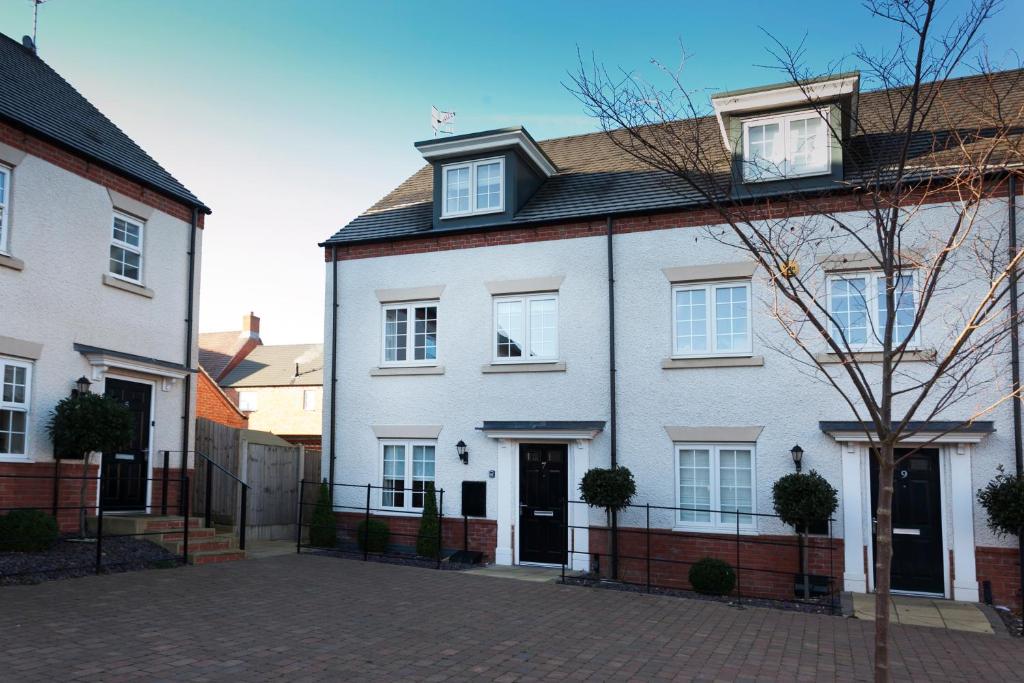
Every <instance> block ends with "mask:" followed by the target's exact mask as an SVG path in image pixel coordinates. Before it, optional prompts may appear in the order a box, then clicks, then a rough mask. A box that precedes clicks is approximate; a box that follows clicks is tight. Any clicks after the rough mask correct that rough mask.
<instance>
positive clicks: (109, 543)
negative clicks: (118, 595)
mask: <svg viewBox="0 0 1024 683" xmlns="http://www.w3.org/2000/svg"><path fill="white" fill-rule="evenodd" d="M180 561H181V558H179V557H178V556H176V555H174V554H172V553H171V552H170V551H168V550H165V549H164V548H162V547H160V546H158V545H156V544H155V543H150V542H149V541H146V540H142V539H138V538H131V537H128V536H121V537H105V538H104V539H103V571H104V573H114V572H127V571H135V570H138V569H150V568H164V567H173V566H177V565H178V564H179V563H180ZM95 573H96V543H95V542H92V541H78V540H71V539H69V538H61V539H59V540H58V541H57V542H56V543H55V544H54V545H53V547H52V548H50V549H49V550H44V551H43V552H38V553H15V552H0V586H4V585H13V584H26V583H40V582H42V581H51V580H54V579H70V578H74V577H78V576H90V575H93V574H95Z"/></svg>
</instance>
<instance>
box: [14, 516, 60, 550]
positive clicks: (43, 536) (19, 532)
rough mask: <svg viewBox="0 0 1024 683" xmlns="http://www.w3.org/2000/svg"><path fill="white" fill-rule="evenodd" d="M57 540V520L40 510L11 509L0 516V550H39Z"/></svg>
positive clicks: (48, 546)
mask: <svg viewBox="0 0 1024 683" xmlns="http://www.w3.org/2000/svg"><path fill="white" fill-rule="evenodd" d="M56 541H57V520H56V519H54V518H53V516H52V515H48V514H46V513H45V512H42V511H41V510H11V511H10V512H8V513H7V514H6V515H3V516H2V517H0V551H15V552H26V553H30V552H39V551H42V550H48V549H49V548H50V546H52V545H53V544H54V543H55V542H56Z"/></svg>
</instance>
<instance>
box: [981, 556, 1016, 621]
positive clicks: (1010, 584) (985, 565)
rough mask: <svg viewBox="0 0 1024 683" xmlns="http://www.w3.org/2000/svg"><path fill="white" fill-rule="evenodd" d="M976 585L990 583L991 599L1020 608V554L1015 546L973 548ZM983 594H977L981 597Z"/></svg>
mask: <svg viewBox="0 0 1024 683" xmlns="http://www.w3.org/2000/svg"><path fill="white" fill-rule="evenodd" d="M974 557H975V567H976V571H977V573H978V586H979V588H980V587H981V586H982V584H983V582H985V581H989V582H991V584H992V601H993V602H994V603H995V604H997V605H1004V606H1006V607H1009V608H1010V609H1013V610H1020V609H1021V599H1020V555H1019V554H1018V550H1017V549H1016V548H985V547H979V548H975V549H974ZM982 597H983V596H979V599H981V598H982Z"/></svg>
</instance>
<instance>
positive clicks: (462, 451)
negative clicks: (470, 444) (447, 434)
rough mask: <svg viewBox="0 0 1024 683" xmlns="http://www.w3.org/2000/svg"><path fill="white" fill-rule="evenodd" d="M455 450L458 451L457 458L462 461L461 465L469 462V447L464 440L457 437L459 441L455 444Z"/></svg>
mask: <svg viewBox="0 0 1024 683" xmlns="http://www.w3.org/2000/svg"><path fill="white" fill-rule="evenodd" d="M455 450H457V451H458V452H459V460H461V461H462V464H463V465H468V464H469V448H467V447H466V442H465V441H463V440H462V439H459V442H458V443H457V444H455Z"/></svg>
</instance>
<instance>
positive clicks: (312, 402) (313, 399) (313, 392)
mask: <svg viewBox="0 0 1024 683" xmlns="http://www.w3.org/2000/svg"><path fill="white" fill-rule="evenodd" d="M307 396H309V397H310V401H309V404H310V405H309V407H308V408H307V407H306V397H307ZM302 409H303V410H304V411H306V412H314V411H316V389H303V390H302Z"/></svg>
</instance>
